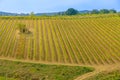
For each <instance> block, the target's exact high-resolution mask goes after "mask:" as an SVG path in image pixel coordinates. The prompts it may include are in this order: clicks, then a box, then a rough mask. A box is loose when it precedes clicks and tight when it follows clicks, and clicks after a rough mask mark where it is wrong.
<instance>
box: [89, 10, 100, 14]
mask: <svg viewBox="0 0 120 80" xmlns="http://www.w3.org/2000/svg"><path fill="white" fill-rule="evenodd" d="M91 14H99V11H98V10H97V9H93V10H92V11H91Z"/></svg>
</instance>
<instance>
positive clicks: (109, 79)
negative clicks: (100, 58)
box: [86, 70, 120, 80]
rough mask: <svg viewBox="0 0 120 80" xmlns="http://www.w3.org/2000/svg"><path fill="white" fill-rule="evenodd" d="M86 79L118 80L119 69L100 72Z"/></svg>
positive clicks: (119, 76) (119, 79)
mask: <svg viewBox="0 0 120 80" xmlns="http://www.w3.org/2000/svg"><path fill="white" fill-rule="evenodd" d="M86 80H120V70H116V71H113V72H102V73H99V74H97V75H95V76H93V77H91V78H88V79H86Z"/></svg>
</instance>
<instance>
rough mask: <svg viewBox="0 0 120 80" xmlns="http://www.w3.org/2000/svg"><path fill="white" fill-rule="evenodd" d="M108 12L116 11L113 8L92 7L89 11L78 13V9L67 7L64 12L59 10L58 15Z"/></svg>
mask: <svg viewBox="0 0 120 80" xmlns="http://www.w3.org/2000/svg"><path fill="white" fill-rule="evenodd" d="M109 13H117V11H116V10H115V9H100V10H98V9H93V10H91V11H86V12H84V13H80V12H79V11H78V10H76V9H74V8H69V9H67V10H66V11H65V12H59V13H58V14H59V15H76V14H109Z"/></svg>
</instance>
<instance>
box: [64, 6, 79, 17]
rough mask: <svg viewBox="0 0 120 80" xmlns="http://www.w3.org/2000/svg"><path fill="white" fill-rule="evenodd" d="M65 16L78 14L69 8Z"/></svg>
mask: <svg viewBox="0 0 120 80" xmlns="http://www.w3.org/2000/svg"><path fill="white" fill-rule="evenodd" d="M65 14H66V15H76V14H78V11H77V10H76V9H74V8H69V9H68V10H67V11H66V12H65Z"/></svg>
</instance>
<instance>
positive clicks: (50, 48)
mask: <svg viewBox="0 0 120 80" xmlns="http://www.w3.org/2000/svg"><path fill="white" fill-rule="evenodd" d="M19 23H22V24H25V25H26V26H27V28H29V30H30V31H31V33H30V34H26V35H24V34H20V33H19V31H18V30H17V29H16V28H17V24H19ZM0 58H6V59H9V58H10V59H20V60H28V61H36V62H47V63H62V64H79V65H101V64H103V65H104V64H113V63H118V62H120V17H118V16H113V17H112V16H111V17H109V16H108V17H92V18H91V17H84V18H82V17H79V16H78V17H75V16H73V17H67V16H66V17H60V18H59V17H40V18H34V19H32V18H21V19H18V18H15V17H12V18H7V19H6V18H0Z"/></svg>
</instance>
